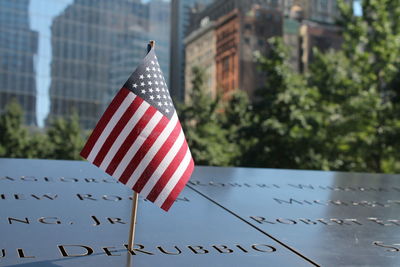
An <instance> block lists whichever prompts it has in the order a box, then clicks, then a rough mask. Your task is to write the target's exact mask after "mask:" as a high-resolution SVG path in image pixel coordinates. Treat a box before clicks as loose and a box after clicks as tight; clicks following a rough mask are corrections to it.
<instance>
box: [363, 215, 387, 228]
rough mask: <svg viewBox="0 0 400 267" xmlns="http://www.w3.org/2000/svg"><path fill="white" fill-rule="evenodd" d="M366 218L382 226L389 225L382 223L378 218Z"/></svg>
mask: <svg viewBox="0 0 400 267" xmlns="http://www.w3.org/2000/svg"><path fill="white" fill-rule="evenodd" d="M367 219H368V220H369V221H371V222H374V223H377V224H379V225H382V226H389V225H390V224H386V223H384V222H383V221H382V220H379V219H378V218H374V217H369V218H367Z"/></svg>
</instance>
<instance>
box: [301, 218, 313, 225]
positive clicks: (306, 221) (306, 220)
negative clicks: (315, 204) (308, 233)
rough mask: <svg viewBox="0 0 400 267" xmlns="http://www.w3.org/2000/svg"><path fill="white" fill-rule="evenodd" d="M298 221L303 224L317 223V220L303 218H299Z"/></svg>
mask: <svg viewBox="0 0 400 267" xmlns="http://www.w3.org/2000/svg"><path fill="white" fill-rule="evenodd" d="M299 221H301V222H303V223H305V224H317V222H314V221H311V220H310V219H303V218H300V219H299Z"/></svg>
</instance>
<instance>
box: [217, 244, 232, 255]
mask: <svg viewBox="0 0 400 267" xmlns="http://www.w3.org/2000/svg"><path fill="white" fill-rule="evenodd" d="M212 247H213V248H215V249H216V250H217V251H218V252H219V253H232V252H233V250H232V249H230V248H228V247H227V246H225V245H219V246H216V245H213V246H212Z"/></svg>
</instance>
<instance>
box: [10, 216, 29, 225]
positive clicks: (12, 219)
mask: <svg viewBox="0 0 400 267" xmlns="http://www.w3.org/2000/svg"><path fill="white" fill-rule="evenodd" d="M12 221H16V222H20V223H25V224H29V220H28V218H26V217H25V220H21V219H16V218H12V217H9V218H8V223H9V224H13V223H12Z"/></svg>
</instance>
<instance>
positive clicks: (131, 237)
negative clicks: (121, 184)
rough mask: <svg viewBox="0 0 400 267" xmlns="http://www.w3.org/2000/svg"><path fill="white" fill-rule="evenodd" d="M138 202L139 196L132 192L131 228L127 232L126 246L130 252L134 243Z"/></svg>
mask: <svg viewBox="0 0 400 267" xmlns="http://www.w3.org/2000/svg"><path fill="white" fill-rule="evenodd" d="M138 200H139V194H138V193H136V192H135V191H133V200H132V214H131V228H130V231H129V244H128V249H129V250H130V251H131V250H132V248H133V243H134V242H135V228H136V214H137V206H138Z"/></svg>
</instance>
